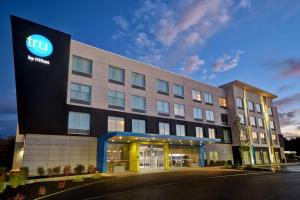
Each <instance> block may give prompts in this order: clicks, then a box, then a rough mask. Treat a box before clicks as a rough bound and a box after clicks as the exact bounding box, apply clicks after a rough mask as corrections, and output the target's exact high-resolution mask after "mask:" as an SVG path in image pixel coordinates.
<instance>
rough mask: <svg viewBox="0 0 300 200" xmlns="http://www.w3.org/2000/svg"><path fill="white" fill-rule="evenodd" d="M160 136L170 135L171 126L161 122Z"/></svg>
mask: <svg viewBox="0 0 300 200" xmlns="http://www.w3.org/2000/svg"><path fill="white" fill-rule="evenodd" d="M159 134H160V135H170V124H169V123H163V122H159Z"/></svg>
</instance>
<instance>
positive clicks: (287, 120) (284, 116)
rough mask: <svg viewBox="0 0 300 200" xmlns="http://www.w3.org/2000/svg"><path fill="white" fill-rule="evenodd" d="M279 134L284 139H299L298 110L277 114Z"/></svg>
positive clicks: (299, 113)
mask: <svg viewBox="0 0 300 200" xmlns="http://www.w3.org/2000/svg"><path fill="white" fill-rule="evenodd" d="M278 116H279V121H280V125H281V132H282V134H283V135H284V136H285V137H295V136H297V137H300V129H299V127H300V126H299V124H300V109H295V110H291V111H288V112H279V113H278Z"/></svg>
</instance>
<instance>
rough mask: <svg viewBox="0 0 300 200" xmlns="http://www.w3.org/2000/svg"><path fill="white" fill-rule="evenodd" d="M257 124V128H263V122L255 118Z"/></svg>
mask: <svg viewBox="0 0 300 200" xmlns="http://www.w3.org/2000/svg"><path fill="white" fill-rule="evenodd" d="M257 122H258V127H260V128H263V127H264V122H263V119H262V118H259V117H258V118H257Z"/></svg>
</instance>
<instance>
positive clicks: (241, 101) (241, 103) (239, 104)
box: [236, 98, 244, 109]
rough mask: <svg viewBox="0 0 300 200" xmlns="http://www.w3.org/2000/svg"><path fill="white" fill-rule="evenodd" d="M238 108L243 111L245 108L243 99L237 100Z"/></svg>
mask: <svg viewBox="0 0 300 200" xmlns="http://www.w3.org/2000/svg"><path fill="white" fill-rule="evenodd" d="M236 106H237V107H238V108H241V109H243V108H244V106H243V100H242V99H241V98H236Z"/></svg>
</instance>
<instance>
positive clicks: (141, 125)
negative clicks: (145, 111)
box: [132, 119, 146, 133]
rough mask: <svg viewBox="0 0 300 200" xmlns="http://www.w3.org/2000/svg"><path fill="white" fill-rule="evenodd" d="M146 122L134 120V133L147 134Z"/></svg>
mask: <svg viewBox="0 0 300 200" xmlns="http://www.w3.org/2000/svg"><path fill="white" fill-rule="evenodd" d="M145 124H146V122H145V120H140V119H132V132H134V133H146V128H145V127H146V125H145Z"/></svg>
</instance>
